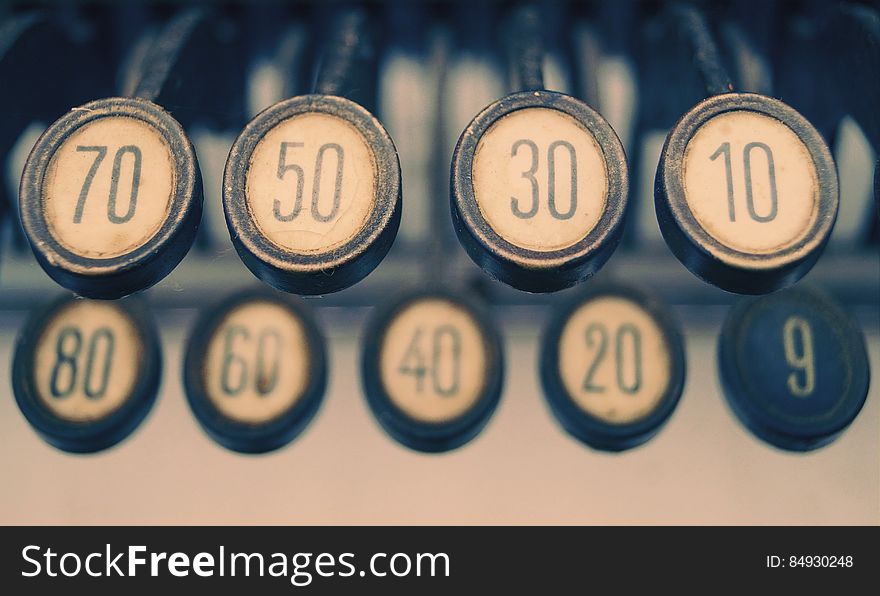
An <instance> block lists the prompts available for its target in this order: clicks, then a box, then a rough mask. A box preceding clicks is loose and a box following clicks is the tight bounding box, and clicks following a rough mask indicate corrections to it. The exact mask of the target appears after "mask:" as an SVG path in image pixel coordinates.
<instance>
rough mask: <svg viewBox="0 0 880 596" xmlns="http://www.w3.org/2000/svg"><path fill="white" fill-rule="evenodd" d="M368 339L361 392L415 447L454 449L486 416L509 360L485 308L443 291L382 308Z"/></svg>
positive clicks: (397, 436) (402, 299)
mask: <svg viewBox="0 0 880 596" xmlns="http://www.w3.org/2000/svg"><path fill="white" fill-rule="evenodd" d="M365 337H366V339H365V342H364V347H363V360H362V375H363V385H364V393H365V394H366V396H367V401H368V402H369V405H370V408H371V409H372V411H373V414H374V415H375V416H376V419H377V420H378V421H379V423H380V424H381V425H382V426H383V427H384V428H385V430H386V431H388V434H390V435H391V436H392V437H394V438H395V439H396V440H398V441H399V442H401V443H402V444H404V445H406V446H407V447H410V448H412V449H416V450H418V451H426V452H440V451H449V450H451V449H455V448H456V447H459V446H461V445H464V444H465V443H467V442H468V441H470V440H471V439H473V438H474V437H475V436H476V435H477V434H478V433H479V432H480V430H482V428H483V426H485V424H486V423H487V422H488V421H489V418H490V417H491V416H492V413H493V412H494V411H495V407H496V406H497V405H498V400H499V398H500V397H501V386H502V380H503V375H504V372H503V369H504V364H503V355H502V351H501V342H500V339H499V336H498V332H497V331H496V330H495V327H494V324H493V323H492V321H491V319H490V318H489V315H488V313H486V312H485V311H484V310H483V308H482V307H480V306H479V305H477V304H475V303H473V302H471V301H470V300H468V299H465V298H464V297H462V296H461V295H459V294H455V293H452V292H449V291H445V290H425V291H418V292H413V293H409V294H406V295H404V296H402V297H400V298H398V299H397V300H394V301H393V302H392V303H391V304H389V305H388V306H386V307H384V308H383V309H382V310H381V311H379V312H377V313H376V314H375V315H374V316H373V318H372V320H371V321H370V323H369V324H368V326H367V331H366V336H365Z"/></svg>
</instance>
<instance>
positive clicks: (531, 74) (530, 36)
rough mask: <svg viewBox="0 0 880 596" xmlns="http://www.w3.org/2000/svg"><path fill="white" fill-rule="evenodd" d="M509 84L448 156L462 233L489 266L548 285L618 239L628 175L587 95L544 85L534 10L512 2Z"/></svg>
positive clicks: (523, 285) (593, 260) (587, 268)
mask: <svg viewBox="0 0 880 596" xmlns="http://www.w3.org/2000/svg"><path fill="white" fill-rule="evenodd" d="M512 17H513V18H512V20H511V27H510V31H509V32H508V33H509V39H510V42H509V44H510V55H511V63H512V69H513V72H514V79H515V80H514V83H515V86H516V87H518V88H520V89H522V91H521V92H518V93H513V94H511V95H508V96H506V97H503V98H502V99H500V100H498V101H496V102H494V103H492V104H491V105H489V106H488V107H487V108H485V109H484V110H483V111H482V112H481V113H480V114H478V115H477V116H476V118H474V120H473V121H472V122H471V123H470V124H469V125H468V127H467V128H466V129H465V130H464V132H463V133H462V135H461V138H460V139H459V141H458V145H457V146H456V148H455V153H454V154H453V158H452V181H451V207H452V218H453V221H454V224H455V230H456V233H457V234H458V237H459V240H460V241H461V243H462V245H463V246H464V248H465V250H466V251H467V253H468V254H469V255H470V257H471V258H472V259H473V260H474V261H475V262H476V263H477V264H478V265H480V267H482V268H483V269H484V270H485V271H486V272H487V273H489V274H490V275H491V276H493V277H495V278H497V279H499V280H501V281H503V282H505V283H507V284H509V285H511V286H513V287H515V288H518V289H520V290H526V291H529V292H553V291H556V290H560V289H562V288H566V287H569V286H572V285H574V284H577V283H579V282H581V281H583V280H585V279H587V278H588V277H590V276H591V275H592V274H593V273H595V272H596V271H597V270H598V269H599V268H600V267H601V266H602V265H603V264H604V263H605V261H606V260H607V259H608V257H609V256H610V255H611V253H612V252H613V251H614V249H615V248H616V247H617V244H618V242H619V240H620V235H621V232H622V229H623V220H624V214H625V211H626V204H627V188H628V177H627V167H626V157H625V155H624V152H623V147H622V145H621V144H620V141H619V139H618V138H617V135H616V134H615V133H614V130H613V129H612V128H611V126H610V125H609V124H608V123H607V122H606V121H605V119H604V118H602V116H600V115H599V114H598V113H597V112H596V111H595V110H593V109H592V108H591V107H590V106H588V105H587V104H585V103H584V102H582V101H580V100H578V99H575V98H573V97H570V96H568V95H564V94H561V93H555V92H552V91H545V90H544V89H543V87H544V82H543V76H542V71H541V63H542V58H543V52H542V39H541V37H542V36H541V23H540V14H539V13H538V11H537V10H536V9H534V8H533V7H530V6H526V7H520V8H518V9H516V10H515V11H514V13H513V15H512Z"/></svg>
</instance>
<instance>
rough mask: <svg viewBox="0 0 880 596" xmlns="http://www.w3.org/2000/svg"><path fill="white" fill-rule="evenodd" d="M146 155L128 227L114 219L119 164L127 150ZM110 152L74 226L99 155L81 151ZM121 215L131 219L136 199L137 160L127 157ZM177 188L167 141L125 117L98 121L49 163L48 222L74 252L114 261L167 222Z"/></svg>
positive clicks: (45, 194) (122, 176)
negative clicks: (110, 207) (111, 209)
mask: <svg viewBox="0 0 880 596" xmlns="http://www.w3.org/2000/svg"><path fill="white" fill-rule="evenodd" d="M129 145H132V146H136V147H138V148H139V149H140V151H141V174H140V184H138V187H137V205H136V207H135V211H134V215H133V216H132V217H131V219H130V220H128V221H126V222H124V223H114V222H112V221H110V218H109V217H108V202H109V197H110V190H111V179H112V173H113V163H114V160H115V157H116V153H117V151H118V150H119V149H120V148H121V147H124V146H129ZM97 146H101V147H106V154H105V156H104V158H103V160H102V161H101V163H100V165H99V166H98V169H97V170H96V172H95V176H94V178H93V179H92V182H91V186H90V187H89V189H88V194H87V196H86V200H85V206H84V208H83V211H82V218H81V220H80V223H74V217H75V212H76V206H77V203H78V202H79V198H80V193H81V192H82V189H83V187H84V183H85V181H86V177H87V176H88V173H89V171H90V169H91V168H92V165H93V164H94V163H95V159H96V157H97V156H98V154H97V152H96V151H78V150H77V147H97ZM120 164H121V166H120V170H119V183H118V187H117V198H116V215H117V216H119V217H124V216H125V214H126V213H128V210H129V205H130V197H131V196H132V180H133V175H134V157H133V155H132V154H131V153H130V152H127V153H125V155H124V157H122V159H121V162H120ZM174 185H175V173H174V168H173V166H172V162H171V152H170V151H169V149H168V146H167V144H166V143H165V139H164V138H162V136H161V135H160V134H159V132H158V131H157V130H156V129H154V128H153V127H152V126H150V125H149V124H146V123H144V122H143V121H141V120H136V119H134V118H128V117H124V116H116V117H106V118H99V119H97V120H92V121H91V122H89V123H88V124H86V125H85V126H83V127H81V128H79V129H78V130H77V131H76V132H74V133H73V134H72V135H70V137H69V138H68V139H67V140H66V141H65V142H64V143H62V144H61V146H60V147H59V148H58V150H57V151H56V152H55V155H54V156H53V157H52V159H51V161H50V162H49V167H48V170H47V172H46V176H45V178H44V180H43V201H44V207H43V208H44V210H45V217H46V221H47V222H48V224H49V230H50V232H51V233H52V235H53V236H54V237H55V239H56V240H57V241H58V242H60V243H61V244H62V245H63V246H64V247H65V248H67V249H68V250H70V251H72V252H74V253H76V254H78V255H81V256H84V257H89V258H110V257H116V256H119V255H123V254H126V253H128V252H131V251H132V250H135V249H137V248H139V247H141V246H143V245H144V244H145V243H146V242H147V241H149V240H150V238H152V237H153V236H154V235H155V234H156V232H158V231H159V228H160V227H161V226H162V224H163V223H164V222H165V219H166V217H167V215H168V205H169V204H170V202H171V196H172V193H173V190H174Z"/></svg>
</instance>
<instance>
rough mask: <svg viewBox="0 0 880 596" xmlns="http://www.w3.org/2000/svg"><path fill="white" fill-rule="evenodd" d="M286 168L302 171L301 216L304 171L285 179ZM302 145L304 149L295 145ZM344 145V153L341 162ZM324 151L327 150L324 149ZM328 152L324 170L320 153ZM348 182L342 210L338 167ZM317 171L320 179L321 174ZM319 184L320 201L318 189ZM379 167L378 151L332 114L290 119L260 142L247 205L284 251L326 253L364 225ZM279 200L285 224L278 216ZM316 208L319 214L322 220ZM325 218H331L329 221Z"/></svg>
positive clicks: (343, 181) (344, 186)
mask: <svg viewBox="0 0 880 596" xmlns="http://www.w3.org/2000/svg"><path fill="white" fill-rule="evenodd" d="M282 143H286V144H287V145H285V146H284V147H285V148H284V162H283V164H282V165H283V166H285V167H286V166H290V165H296V166H298V167H299V168H301V171H302V181H303V182H302V199H301V203H300V210H299V212H298V213H297V214H296V215H295V216H292V215H291V214H292V213H293V212H294V211H295V205H296V197H297V187H298V181H299V176H298V170H296V169H288V170H286V171H285V172H284V173H283V177H282V178H279V177H278V174H279V164H281V163H282V162H281V153H282ZM294 143H299V144H301V146H299V145H294ZM328 144H335V145H336V146H338V147H339V148H340V149H341V151H342V155H343V159H342V163H341V164H340V162H339V157H338V155H339V153H338V150H337V149H331V148H326V147H327V145H328ZM322 147H325V149H324V150H323V151H322ZM319 153H321V154H322V158H321V164H320V165H321V167H320V169H318V167H317V166H318V155H319ZM340 165H341V169H342V179H341V186H340V192H339V204H338V208H336V209H334V194H335V189H336V179H337V172H338V168H339V167H340ZM316 172H319V175H317V176H316ZM316 184H318V194H317V202H315V193H314V190H315V185H316ZM375 194H376V166H375V163H374V159H373V155H372V151H371V150H370V148H369V146H368V145H367V143H366V141H365V140H364V138H363V137H362V136H361V134H360V133H359V132H358V131H357V130H356V129H355V128H354V127H353V126H352V125H351V124H349V123H348V122H346V121H345V120H343V119H341V118H338V117H336V116H331V115H329V114H321V113H308V114H301V115H298V116H294V117H292V118H289V119H287V120H284V121H283V122H281V123H280V124H278V126H276V127H275V128H273V129H272V130H270V131H269V132H268V133H267V134H266V135H265V136H264V137H263V139H262V140H261V141H260V142H259V144H257V147H256V149H254V153H253V156H252V158H251V164H250V168H249V169H248V173H247V202H248V209H249V210H250V212H251V215H252V217H253V218H254V221H255V222H256V225H257V227H258V228H259V229H260V231H261V232H262V233H263V234H264V235H265V236H266V238H268V239H269V240H270V241H271V242H273V243H274V244H276V245H277V246H279V247H280V248H282V249H285V250H289V251H291V252H295V253H301V254H308V253H323V252H327V251H330V250H332V249H333V248H335V247H338V246H340V245H342V244H344V243H345V242H347V241H349V240H350V239H351V238H352V237H353V236H354V235H355V234H357V233H358V232H359V231H360V230H361V228H363V226H364V222H365V221H366V219H367V218H368V217H369V215H370V213H371V212H372V210H373V208H374V206H375V204H376V196H375ZM276 201H280V203H279V205H278V213H280V214H281V216H282V219H287V218H290V221H281V220H279V218H278V217H276V214H275V207H276ZM313 209H316V210H317V214H318V217H317V218H316V217H315V216H314V213H313ZM322 218H329V219H327V221H323V220H322Z"/></svg>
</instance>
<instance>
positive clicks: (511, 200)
mask: <svg viewBox="0 0 880 596" xmlns="http://www.w3.org/2000/svg"><path fill="white" fill-rule="evenodd" d="M473 188H474V196H475V197H476V201H477V204H478V206H479V209H480V212H481V213H482V215H483V217H484V218H485V219H486V221H487V222H488V223H489V225H490V226H491V227H492V229H493V230H494V231H495V232H496V233H497V234H498V235H499V236H501V237H502V238H504V239H505V240H507V241H508V242H510V243H511V244H514V245H516V246H518V247H520V248H525V249H528V250H534V251H539V252H549V251H553V250H560V249H563V248H567V247H569V246H572V245H574V244H576V243H577V242H579V241H580V240H582V239H583V238H584V237H586V236H587V235H588V234H589V233H590V232H591V231H592V230H593V228H594V227H595V226H596V224H597V223H598V222H599V219H600V218H601V217H602V214H603V212H604V211H605V205H606V202H607V196H608V176H607V170H606V164H605V157H604V155H603V153H602V150H601V149H600V147H599V144H598V143H597V142H596V140H595V138H594V137H593V135H592V134H591V133H590V132H589V131H588V130H587V129H586V128H584V127H583V126H581V125H580V124H578V122H577V121H576V120H575V119H574V118H572V117H571V116H569V115H568V114H564V113H562V112H560V111H558V110H553V109H550V108H524V109H521V110H516V111H514V112H511V113H509V114H507V115H506V116H503V117H502V118H500V119H499V120H498V121H497V122H495V123H494V124H493V125H492V126H491V127H490V128H489V129H488V130H487V131H486V132H485V133H484V134H483V136H482V137H481V138H480V141H479V143H478V144H477V150H476V153H475V155H474V162H473Z"/></svg>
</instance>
